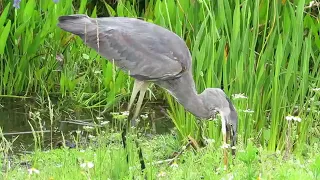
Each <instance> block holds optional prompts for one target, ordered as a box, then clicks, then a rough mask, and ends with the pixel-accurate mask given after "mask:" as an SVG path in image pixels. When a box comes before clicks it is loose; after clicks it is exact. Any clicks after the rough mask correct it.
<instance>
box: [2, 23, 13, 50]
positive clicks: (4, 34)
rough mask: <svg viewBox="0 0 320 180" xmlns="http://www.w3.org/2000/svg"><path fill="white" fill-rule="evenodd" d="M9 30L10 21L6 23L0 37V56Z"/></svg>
mask: <svg viewBox="0 0 320 180" xmlns="http://www.w3.org/2000/svg"><path fill="white" fill-rule="evenodd" d="M10 28H11V20H9V21H8V23H7V24H6V26H5V27H4V29H3V31H2V33H1V36H0V55H3V54H4V48H5V47H6V44H7V39H8V35H9V32H10Z"/></svg>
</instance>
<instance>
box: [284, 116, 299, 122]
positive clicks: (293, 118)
mask: <svg viewBox="0 0 320 180" xmlns="http://www.w3.org/2000/svg"><path fill="white" fill-rule="evenodd" d="M286 120H287V121H292V120H293V121H298V122H301V118H300V117H298V116H291V115H288V116H286Z"/></svg>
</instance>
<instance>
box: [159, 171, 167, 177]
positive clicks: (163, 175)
mask: <svg viewBox="0 0 320 180" xmlns="http://www.w3.org/2000/svg"><path fill="white" fill-rule="evenodd" d="M166 175H167V173H166V172H163V171H161V172H160V173H159V174H158V175H157V177H165V176H166Z"/></svg>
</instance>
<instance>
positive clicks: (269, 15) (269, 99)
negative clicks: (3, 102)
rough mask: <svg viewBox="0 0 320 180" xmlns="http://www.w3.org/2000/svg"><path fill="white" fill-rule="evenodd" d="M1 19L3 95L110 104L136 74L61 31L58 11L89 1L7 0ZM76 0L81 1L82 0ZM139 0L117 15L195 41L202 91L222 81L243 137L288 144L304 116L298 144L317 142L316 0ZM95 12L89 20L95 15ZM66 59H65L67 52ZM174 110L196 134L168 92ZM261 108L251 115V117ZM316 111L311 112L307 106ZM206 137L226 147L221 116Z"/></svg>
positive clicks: (182, 130)
mask: <svg viewBox="0 0 320 180" xmlns="http://www.w3.org/2000/svg"><path fill="white" fill-rule="evenodd" d="M6 2H7V3H5V4H7V5H6V7H5V8H4V10H3V13H2V14H1V16H0V32H1V36H0V56H1V60H0V65H1V66H0V75H1V79H0V94H1V95H22V96H28V95H31V94H33V93H39V94H43V95H44V94H45V91H43V89H46V90H47V91H48V92H51V93H59V94H60V97H62V98H64V97H72V98H73V99H75V100H76V101H78V102H80V103H81V104H82V105H83V106H86V107H99V106H107V107H112V105H113V104H115V102H117V100H119V99H121V98H122V97H123V95H126V94H127V92H128V91H129V89H130V86H131V84H132V83H131V79H130V78H128V76H127V75H126V74H124V73H123V72H121V71H118V70H117V68H116V67H114V66H113V65H112V63H108V62H107V61H105V59H103V58H101V57H100V56H99V55H98V54H97V53H96V52H95V51H93V50H91V49H89V48H87V47H86V46H84V45H83V44H82V42H81V40H80V39H79V38H75V37H73V36H71V35H70V34H68V33H65V32H62V31H61V30H60V29H59V28H57V26H56V23H57V18H58V16H59V15H65V14H71V13H88V11H87V10H86V4H87V1H81V3H80V4H78V6H79V9H78V10H74V8H73V5H72V2H71V1H67V0H61V1H59V2H58V3H57V4H55V3H54V2H52V1H44V0H42V1H35V0H29V1H25V0H23V1H22V2H21V4H20V9H14V8H12V5H11V4H10V3H9V1H6ZM76 3H77V2H76ZM137 4H138V3H137V2H136V1H125V0H123V1H119V2H118V6H117V8H115V9H112V7H111V6H110V5H108V4H107V3H104V5H105V6H106V9H107V10H108V13H109V14H110V15H113V16H129V17H143V18H144V19H145V20H147V21H150V22H153V23H156V24H159V25H161V26H164V27H166V28H168V29H170V30H172V31H174V32H176V33H177V34H178V35H179V36H181V37H182V38H183V39H185V41H186V42H187V45H188V46H189V48H190V51H191V53H192V57H193V59H192V60H193V62H192V66H193V74H194V80H195V83H196V87H197V90H198V92H199V93H200V92H201V91H203V90H204V89H205V88H207V87H221V88H222V89H223V90H224V91H225V92H226V94H227V95H228V96H230V97H231V96H232V95H233V94H238V93H244V95H245V96H247V98H246V99H232V101H233V103H234V104H235V106H236V109H237V111H238V112H239V128H238V129H239V139H238V140H239V142H240V143H246V142H247V140H248V139H250V138H253V139H254V142H256V143H259V144H261V145H262V146H264V147H267V148H268V149H269V150H282V149H284V148H285V140H286V132H287V127H288V122H287V120H286V118H285V117H286V116H287V115H289V114H293V113H294V112H298V113H297V114H296V115H298V116H299V117H301V119H302V121H301V123H298V124H297V126H296V129H295V130H294V131H293V132H292V137H298V138H294V139H293V144H294V150H295V151H297V152H301V151H302V150H303V148H304V145H305V143H306V142H308V141H309V139H308V135H309V132H310V129H312V128H313V127H314V126H315V122H316V119H317V115H318V114H317V112H316V111H312V110H319V107H317V103H319V91H312V89H313V88H317V87H318V88H319V87H320V82H319V77H318V74H317V72H318V71H319V70H320V66H319V63H320V56H319V49H320V40H319V35H318V30H319V28H320V23H319V13H318V14H316V15H314V14H311V9H307V8H305V7H306V6H307V5H308V4H309V1H296V2H294V3H292V2H291V1H286V0H283V1H275V0H274V1H271V0H260V1H239V0H237V1H229V0H217V1H211V0H201V1H200V0H199V1H190V0H176V1H173V0H151V1H149V2H147V3H146V6H145V8H144V10H143V11H142V12H140V11H139V8H140V7H139V6H138V5H137ZM96 14H97V12H96V8H93V10H91V11H90V14H89V15H90V16H92V17H96ZM61 55H63V57H62V58H61ZM164 97H165V98H166V100H167V102H168V104H169V107H170V108H169V109H168V113H169V115H170V117H171V118H172V120H173V122H174V123H175V125H176V127H177V129H178V131H179V135H180V137H181V139H182V140H183V139H185V137H186V136H187V135H192V136H194V137H198V136H197V134H198V129H199V128H198V126H197V123H196V119H195V118H194V117H193V116H192V115H191V114H190V113H188V112H186V111H185V110H184V108H183V107H182V106H181V105H179V104H178V103H177V102H176V101H175V100H174V99H173V98H172V97H171V96H170V95H169V94H167V93H165V92H164ZM249 109H250V110H253V112H252V113H248V112H250V111H248V110H249ZM309 109H311V111H309ZM207 127H208V128H207V133H206V135H207V136H209V137H210V138H213V139H215V140H216V142H217V144H219V143H220V139H221V137H220V124H219V122H216V121H214V122H208V126H207Z"/></svg>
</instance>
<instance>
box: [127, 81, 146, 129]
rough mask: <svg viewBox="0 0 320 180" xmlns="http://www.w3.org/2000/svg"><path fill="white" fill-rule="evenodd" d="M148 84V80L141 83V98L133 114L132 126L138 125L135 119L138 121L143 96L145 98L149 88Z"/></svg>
mask: <svg viewBox="0 0 320 180" xmlns="http://www.w3.org/2000/svg"><path fill="white" fill-rule="evenodd" d="M141 82H142V81H141ZM148 86H149V83H148V82H142V84H141V85H140V93H139V99H138V101H137V105H136V109H135V112H134V114H133V116H132V120H131V125H132V126H135V125H136V123H135V121H136V118H137V117H138V115H139V112H140V109H141V105H142V102H143V98H144V95H145V93H146V91H147V89H148Z"/></svg>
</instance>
